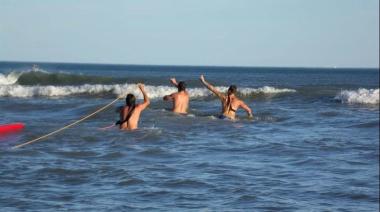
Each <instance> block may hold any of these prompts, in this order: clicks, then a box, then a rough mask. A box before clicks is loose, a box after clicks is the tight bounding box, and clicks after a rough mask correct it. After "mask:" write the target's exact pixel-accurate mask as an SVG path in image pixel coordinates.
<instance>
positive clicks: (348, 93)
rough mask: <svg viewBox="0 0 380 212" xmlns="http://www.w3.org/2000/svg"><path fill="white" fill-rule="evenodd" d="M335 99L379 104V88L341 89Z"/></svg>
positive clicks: (351, 102)
mask: <svg viewBox="0 0 380 212" xmlns="http://www.w3.org/2000/svg"><path fill="white" fill-rule="evenodd" d="M335 99H336V100H338V101H340V102H342V103H347V104H379V89H365V88H359V89H358V90H343V91H341V92H339V93H338V94H337V95H336V96H335Z"/></svg>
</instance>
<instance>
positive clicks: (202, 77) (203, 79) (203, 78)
mask: <svg viewBox="0 0 380 212" xmlns="http://www.w3.org/2000/svg"><path fill="white" fill-rule="evenodd" d="M199 79H200V80H201V81H202V82H204V81H205V77H204V76H203V74H201V76H200V77H199Z"/></svg>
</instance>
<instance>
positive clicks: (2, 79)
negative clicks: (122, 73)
mask: <svg viewBox="0 0 380 212" xmlns="http://www.w3.org/2000/svg"><path fill="white" fill-rule="evenodd" d="M123 80H124V81H125V79H115V78H112V77H104V76H88V75H78V74H69V73H64V72H57V73H51V72H47V71H44V70H42V69H39V68H33V69H31V70H27V71H22V72H17V71H13V72H10V73H9V74H0V85H15V84H18V85H80V84H107V83H108V84H111V83H120V82H123Z"/></svg>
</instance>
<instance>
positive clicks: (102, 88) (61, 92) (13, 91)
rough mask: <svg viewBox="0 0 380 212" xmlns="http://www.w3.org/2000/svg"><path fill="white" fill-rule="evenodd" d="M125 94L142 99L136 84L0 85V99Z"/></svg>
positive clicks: (153, 91)
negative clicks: (132, 94) (131, 94)
mask: <svg viewBox="0 0 380 212" xmlns="http://www.w3.org/2000/svg"><path fill="white" fill-rule="evenodd" d="M145 89H146V91H147V93H148V95H149V97H150V98H162V97H163V96H165V95H168V94H171V93H173V92H176V91H177V89H176V88H175V87H173V86H171V87H170V86H151V85H146V86H145ZM218 89H220V91H223V92H224V91H227V87H218ZM187 90H188V92H189V94H190V96H191V97H192V98H195V97H206V96H210V95H212V94H211V92H210V91H209V90H207V89H206V88H189V89H187ZM289 92H295V90H292V89H279V88H274V87H269V86H264V87H262V88H241V89H240V94H241V95H243V96H249V95H257V94H264V95H265V94H268V95H273V94H278V93H289ZM126 93H134V94H135V95H136V96H137V98H142V95H141V93H140V92H139V90H138V87H137V84H115V85H103V84H95V85H90V84H85V85H79V86H53V85H47V86H41V85H35V86H25V85H17V84H16V85H0V97H36V96H40V97H41V96H42V97H64V96H73V95H107V94H110V95H117V96H121V95H124V94H126Z"/></svg>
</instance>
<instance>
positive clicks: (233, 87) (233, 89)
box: [228, 85, 237, 94]
mask: <svg viewBox="0 0 380 212" xmlns="http://www.w3.org/2000/svg"><path fill="white" fill-rule="evenodd" d="M236 92H237V87H236V85H230V87H229V88H228V94H236Z"/></svg>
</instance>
